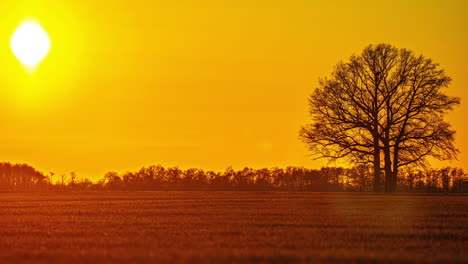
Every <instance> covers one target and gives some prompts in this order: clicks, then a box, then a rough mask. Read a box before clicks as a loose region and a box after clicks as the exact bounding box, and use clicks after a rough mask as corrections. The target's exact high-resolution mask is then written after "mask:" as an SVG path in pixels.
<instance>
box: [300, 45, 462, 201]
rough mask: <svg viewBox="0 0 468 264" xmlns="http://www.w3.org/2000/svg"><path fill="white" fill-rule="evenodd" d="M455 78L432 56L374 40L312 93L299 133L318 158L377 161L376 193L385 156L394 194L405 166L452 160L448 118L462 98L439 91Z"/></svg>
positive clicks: (388, 186)
mask: <svg viewBox="0 0 468 264" xmlns="http://www.w3.org/2000/svg"><path fill="white" fill-rule="evenodd" d="M450 81H451V79H450V77H448V76H446V75H445V73H444V71H443V70H441V69H439V65H438V64H436V63H434V62H433V61H432V60H431V59H427V58H425V57H424V56H422V55H420V56H416V55H414V53H413V52H411V51H409V50H406V49H398V48H395V47H392V46H390V45H388V44H379V45H370V46H368V47H366V48H365V49H364V51H363V52H362V53H361V54H360V55H357V56H351V58H350V60H349V61H348V62H339V63H338V64H337V65H336V66H335V69H334V70H333V72H332V74H331V77H329V78H324V79H321V80H320V83H319V87H318V88H317V89H315V91H314V93H313V94H312V95H311V96H310V98H309V105H310V114H311V116H312V121H313V122H312V123H311V124H309V125H306V126H304V127H302V129H301V132H300V137H301V138H302V140H303V141H304V142H305V143H307V144H308V146H309V148H310V150H311V151H312V153H313V155H316V157H317V158H329V159H331V160H336V159H342V158H346V159H348V160H349V161H351V162H353V163H369V162H372V163H373V169H374V190H375V191H380V190H381V188H380V186H381V184H380V182H381V180H380V175H381V170H382V166H381V160H382V159H383V161H384V167H383V170H384V172H385V190H386V191H387V192H393V191H395V190H396V186H397V185H396V183H397V177H398V169H399V168H400V167H403V166H406V165H409V164H418V165H421V164H424V163H425V162H426V157H428V156H433V157H435V158H438V159H441V160H443V159H453V158H455V156H456V154H457V152H458V150H457V149H456V148H455V146H454V134H455V132H454V131H453V130H452V129H451V127H450V124H448V123H447V122H445V121H444V120H443V116H444V115H445V114H446V113H447V112H449V111H451V110H453V107H454V106H456V105H458V104H460V99H459V98H457V97H450V96H447V95H445V94H444V93H443V92H442V91H441V89H442V88H446V87H448V85H449V84H450Z"/></svg>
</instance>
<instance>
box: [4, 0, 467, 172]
mask: <svg viewBox="0 0 468 264" xmlns="http://www.w3.org/2000/svg"><path fill="white" fill-rule="evenodd" d="M166 2H177V4H176V3H170V4H169V3H166ZM467 3H468V1H447V0H440V1H430V0H425V1H407V0H405V1H310V0H309V1H298V0H295V1H294V0H288V1H252V0H250V1H239V0H237V1H203V0H193V1H161V2H158V1H154V0H148V1H143V0H132V1H124V0H112V1H110V0H109V1H108V0H100V1H96V0H81V1H78V0H77V1H71V0H70V1H63V0H40V1H39V0H36V1H33V0H23V1H19V0H6V1H5V0H2V1H1V3H0V10H2V16H1V17H0V69H1V70H0V160H2V161H12V162H26V163H29V164H31V165H33V166H35V167H36V168H38V169H40V170H41V171H44V172H49V171H54V172H56V173H68V172H70V171H76V172H77V173H78V175H79V176H83V177H91V178H99V177H101V176H102V175H103V174H104V173H105V172H107V171H110V170H115V171H119V172H123V171H127V170H135V169H138V168H140V167H141V166H144V165H149V164H162V165H164V166H180V167H181V168H188V167H200V168H205V169H215V170H224V169H225V168H226V167H228V166H230V165H232V166H233V167H234V168H236V169H237V168H242V167H244V166H251V167H272V166H278V167H284V166H288V165H299V166H302V165H303V166H307V167H315V166H321V165H323V164H324V163H323V162H317V161H311V159H310V157H308V156H307V154H308V153H307V150H306V148H305V146H304V144H303V143H302V142H300V141H299V139H298V131H299V128H300V126H301V125H303V124H305V123H306V122H307V121H308V115H307V108H308V107H307V97H308V95H309V94H310V93H312V91H313V89H314V88H315V87H316V86H317V80H318V78H319V77H321V76H327V75H328V74H329V73H330V72H331V70H332V67H333V65H334V64H336V63H337V62H338V61H339V60H344V59H347V58H349V56H350V55H352V54H353V53H359V52H361V51H362V49H363V48H364V47H365V46H366V45H368V44H370V43H380V42H386V43H390V44H392V45H395V46H397V47H404V48H408V49H412V50H414V51H415V52H416V53H423V54H424V55H426V56H427V57H430V58H432V59H434V60H435V61H436V62H438V63H440V64H441V66H442V67H443V68H445V69H446V71H447V73H448V75H449V76H451V77H452V78H453V84H452V86H451V87H450V89H448V90H447V92H448V93H449V94H451V95H456V96H460V97H462V106H461V107H459V108H458V109H457V110H456V111H455V112H453V114H451V115H450V116H449V120H450V121H451V122H452V124H453V125H454V126H455V128H456V130H457V146H458V147H459V149H460V150H461V154H460V156H459V161H457V162H452V163H443V164H442V165H452V166H461V167H463V168H465V169H468V166H467V165H466V164H467V163H468V155H467V154H466V153H467V152H468V139H467V137H466V134H467V133H468V131H467V127H468V126H467V125H466V120H467V119H466V112H467V107H466V105H467V104H468V102H467V99H468V89H467V85H468V77H467V67H466V61H467V60H468V56H467V52H466V47H468V41H467V34H466V29H467V28H468V23H467V19H466V14H468V8H467V5H468V4H467ZM28 17H33V18H35V19H37V20H39V21H40V22H41V24H42V26H43V27H44V28H45V30H46V31H47V32H48V33H49V35H50V38H51V41H52V49H51V53H50V54H49V56H48V57H47V58H46V60H45V61H44V62H43V63H42V64H41V65H40V67H39V68H38V69H37V71H36V72H35V73H34V74H31V73H28V72H27V71H26V70H25V69H24V67H23V66H22V65H21V64H20V63H19V62H18V61H17V60H16V58H15V57H14V56H13V54H12V53H11V50H10V47H9V42H10V37H11V34H12V33H13V32H14V31H15V29H16V27H17V26H18V25H19V24H20V23H21V22H22V21H23V20H24V19H25V18H28Z"/></svg>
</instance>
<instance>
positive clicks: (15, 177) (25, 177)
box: [0, 162, 50, 190]
mask: <svg viewBox="0 0 468 264" xmlns="http://www.w3.org/2000/svg"><path fill="white" fill-rule="evenodd" d="M49 187H50V182H49V178H48V177H46V176H45V175H44V174H43V173H41V172H39V171H37V170H36V169H34V168H33V167H31V166H29V165H27V164H11V163H8V162H2V163H0V190H45V189H48V188H49Z"/></svg>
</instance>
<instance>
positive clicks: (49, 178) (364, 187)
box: [0, 163, 468, 192]
mask: <svg viewBox="0 0 468 264" xmlns="http://www.w3.org/2000/svg"><path fill="white" fill-rule="evenodd" d="M54 175H55V174H54V173H50V175H45V174H43V173H41V172H39V171H37V170H36V169H34V168H33V167H31V166H29V165H26V164H10V163H0V190H3V191H23V190H24V191H26V190H39V191H40V190H49V191H86V190H88V191H89V190H125V191H145V190H185V191H210V190H212V191H291V192H312V191H320V192H328V191H353V192H354V191H356V192H357V191H359V192H364V191H365V192H367V191H372V190H373V174H372V169H371V168H370V167H366V166H363V165H361V166H356V167H353V168H340V167H323V168H321V169H307V168H304V167H287V168H285V169H283V168H271V169H267V168H264V169H252V168H244V169H242V170H234V169H232V168H231V167H229V168H227V169H226V170H225V171H224V172H215V171H205V170H201V169H194V168H192V169H187V170H181V169H179V168H177V167H171V168H164V167H162V166H160V165H158V166H149V167H144V168H142V169H140V170H139V171H136V172H126V173H123V174H119V173H116V172H108V173H106V174H105V175H104V177H103V178H102V179H101V180H99V181H97V182H92V181H91V180H89V179H86V178H79V177H78V176H77V174H76V173H75V172H71V173H70V174H69V175H65V174H63V175H60V176H58V177H54ZM400 177H401V179H400V181H399V182H398V186H397V191H400V192H468V175H467V174H466V173H465V172H464V171H463V170H462V169H459V168H451V167H446V168H442V169H430V170H426V171H422V170H410V169H406V170H403V171H402V173H401V176H400ZM54 178H55V181H54Z"/></svg>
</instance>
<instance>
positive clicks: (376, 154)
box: [374, 137, 380, 192]
mask: <svg viewBox="0 0 468 264" xmlns="http://www.w3.org/2000/svg"><path fill="white" fill-rule="evenodd" d="M374 192H380V147H379V139H378V138H377V137H376V140H374Z"/></svg>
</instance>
